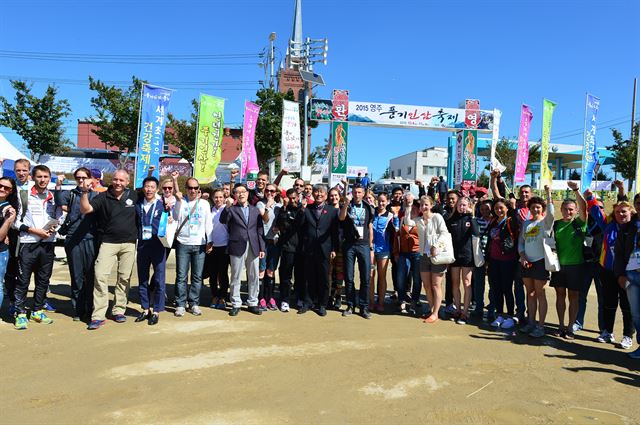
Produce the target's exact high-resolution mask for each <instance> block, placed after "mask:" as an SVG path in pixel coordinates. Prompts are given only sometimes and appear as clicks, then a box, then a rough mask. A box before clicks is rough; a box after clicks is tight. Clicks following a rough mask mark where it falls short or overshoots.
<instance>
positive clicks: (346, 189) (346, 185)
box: [338, 179, 351, 221]
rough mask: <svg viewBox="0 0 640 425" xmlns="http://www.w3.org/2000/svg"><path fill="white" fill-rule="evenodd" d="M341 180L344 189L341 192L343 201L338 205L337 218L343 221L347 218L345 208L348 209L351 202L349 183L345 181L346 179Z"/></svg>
mask: <svg viewBox="0 0 640 425" xmlns="http://www.w3.org/2000/svg"><path fill="white" fill-rule="evenodd" d="M341 182H342V185H343V186H344V191H343V192H342V197H343V199H344V202H343V203H342V206H341V207H340V215H339V216H338V219H339V220H340V221H345V220H346V219H347V210H348V209H349V204H351V197H350V196H349V183H348V182H347V179H342V180H341Z"/></svg>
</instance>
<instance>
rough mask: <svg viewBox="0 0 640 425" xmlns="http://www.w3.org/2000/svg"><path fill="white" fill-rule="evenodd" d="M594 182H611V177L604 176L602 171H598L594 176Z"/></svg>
mask: <svg viewBox="0 0 640 425" xmlns="http://www.w3.org/2000/svg"><path fill="white" fill-rule="evenodd" d="M596 180H599V181H604V182H606V181H609V180H611V177H609V176H608V175H607V174H605V173H604V172H603V171H602V170H598V174H596Z"/></svg>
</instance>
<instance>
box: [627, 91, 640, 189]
mask: <svg viewBox="0 0 640 425" xmlns="http://www.w3.org/2000/svg"><path fill="white" fill-rule="evenodd" d="M637 86H638V79H637V78H634V79H633V99H632V103H631V133H630V136H629V141H631V142H633V130H634V127H635V126H634V124H635V122H636V89H637ZM639 166H640V143H638V148H637V150H636V178H635V182H634V184H635V186H636V190H635V192H636V193H637V192H638V189H639V188H640V185H638V179H640V170H639V169H638V167H639Z"/></svg>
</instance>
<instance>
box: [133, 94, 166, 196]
mask: <svg viewBox="0 0 640 425" xmlns="http://www.w3.org/2000/svg"><path fill="white" fill-rule="evenodd" d="M140 84H141V85H142V87H140V107H139V108H138V130H137V131H136V159H135V161H134V163H133V186H134V189H135V186H136V182H137V181H138V180H137V179H138V144H139V143H140V122H141V121H142V98H143V96H144V86H145V84H144V83H143V82H140ZM158 172H160V170H158Z"/></svg>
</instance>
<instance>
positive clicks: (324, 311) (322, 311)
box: [318, 307, 327, 317]
mask: <svg viewBox="0 0 640 425" xmlns="http://www.w3.org/2000/svg"><path fill="white" fill-rule="evenodd" d="M326 315H327V309H326V308H324V307H320V308H319V309H318V316H320V317H324V316H326Z"/></svg>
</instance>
